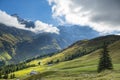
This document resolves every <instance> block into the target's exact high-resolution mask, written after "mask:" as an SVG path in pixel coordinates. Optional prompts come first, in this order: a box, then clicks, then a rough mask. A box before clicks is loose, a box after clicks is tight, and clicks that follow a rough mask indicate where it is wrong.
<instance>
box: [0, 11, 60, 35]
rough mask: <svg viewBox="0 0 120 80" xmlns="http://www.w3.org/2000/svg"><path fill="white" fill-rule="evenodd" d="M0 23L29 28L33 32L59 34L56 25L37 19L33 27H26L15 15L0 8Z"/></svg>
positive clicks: (24, 28)
mask: <svg viewBox="0 0 120 80" xmlns="http://www.w3.org/2000/svg"><path fill="white" fill-rule="evenodd" d="M0 23H2V24H5V25H7V26H10V27H15V28H19V29H23V30H29V31H32V32H34V33H43V32H47V33H56V34H59V29H58V28H57V27H54V26H53V25H51V24H47V23H43V22H41V21H39V20H37V21H35V27H34V28H26V27H25V24H21V23H20V22H19V21H18V20H17V18H16V17H14V16H11V15H9V14H7V13H6V12H4V11H1V10H0Z"/></svg>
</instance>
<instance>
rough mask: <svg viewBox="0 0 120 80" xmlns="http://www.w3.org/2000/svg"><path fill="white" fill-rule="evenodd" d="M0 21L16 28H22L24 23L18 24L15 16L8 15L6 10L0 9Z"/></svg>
mask: <svg viewBox="0 0 120 80" xmlns="http://www.w3.org/2000/svg"><path fill="white" fill-rule="evenodd" d="M0 23H2V24H5V25H7V26H13V27H16V28H20V29H23V28H24V27H25V25H23V24H20V23H19V22H18V20H17V18H16V17H13V16H10V15H8V14H7V13H6V12H4V11H1V10H0Z"/></svg>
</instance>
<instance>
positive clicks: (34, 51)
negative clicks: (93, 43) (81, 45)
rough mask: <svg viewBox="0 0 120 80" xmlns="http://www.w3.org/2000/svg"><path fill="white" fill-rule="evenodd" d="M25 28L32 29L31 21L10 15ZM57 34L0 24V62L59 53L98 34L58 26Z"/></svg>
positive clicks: (75, 27)
mask: <svg viewBox="0 0 120 80" xmlns="http://www.w3.org/2000/svg"><path fill="white" fill-rule="evenodd" d="M12 16H14V17H16V18H17V19H18V21H19V22H20V23H22V24H25V25H26V27H27V28H30V27H32V28H34V27H35V25H34V22H33V21H27V20H25V19H22V18H20V17H19V16H18V15H17V14H14V15H12ZM57 28H58V29H59V30H60V32H59V34H54V33H40V34H35V33H33V32H30V31H26V30H21V29H18V28H14V27H12V26H6V25H4V24H1V23H0V60H4V61H10V62H19V61H23V60H26V59H29V58H33V57H35V56H39V55H43V54H47V53H53V52H57V51H61V50H62V49H64V48H66V47H68V46H69V45H71V44H72V43H74V42H76V41H78V40H81V39H90V38H93V37H96V36H98V33H97V32H95V31H94V30H92V29H91V28H88V27H80V26H77V25H73V26H58V27H57ZM83 31H85V32H86V33H83Z"/></svg>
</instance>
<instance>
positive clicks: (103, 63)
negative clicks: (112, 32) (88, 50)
mask: <svg viewBox="0 0 120 80" xmlns="http://www.w3.org/2000/svg"><path fill="white" fill-rule="evenodd" d="M107 46H108V45H107V43H106V42H104V44H103V50H102V54H101V56H100V60H99V64H98V72H101V71H104V70H106V69H108V70H111V69H113V65H112V61H111V58H110V56H109V54H108V52H109V51H108V49H107Z"/></svg>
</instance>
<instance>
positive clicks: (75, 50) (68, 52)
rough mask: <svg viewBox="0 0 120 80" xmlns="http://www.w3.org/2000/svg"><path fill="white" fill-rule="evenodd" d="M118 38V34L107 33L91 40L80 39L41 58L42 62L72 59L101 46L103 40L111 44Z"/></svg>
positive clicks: (119, 38)
mask: <svg viewBox="0 0 120 80" xmlns="http://www.w3.org/2000/svg"><path fill="white" fill-rule="evenodd" d="M119 40H120V36H117V35H108V36H102V37H98V38H94V39H91V40H82V41H78V42H76V43H74V44H73V45H71V46H69V47H68V48H66V49H65V50H63V51H62V52H60V53H59V54H56V55H54V56H52V57H48V58H45V59H43V60H42V62H43V64H46V63H48V62H50V61H52V62H53V63H54V62H56V61H57V60H59V61H66V60H72V59H74V58H77V57H80V56H83V55H86V54H89V53H91V52H93V51H96V50H98V49H100V48H101V46H102V44H103V42H105V41H107V42H108V44H109V45H110V44H113V43H114V42H116V41H119Z"/></svg>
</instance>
